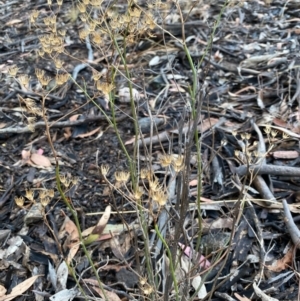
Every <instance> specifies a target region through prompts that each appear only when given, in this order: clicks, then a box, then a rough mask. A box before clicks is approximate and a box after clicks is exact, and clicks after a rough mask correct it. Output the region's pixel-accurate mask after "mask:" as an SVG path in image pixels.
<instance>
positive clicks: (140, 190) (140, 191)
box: [132, 186, 144, 201]
mask: <svg viewBox="0 0 300 301" xmlns="http://www.w3.org/2000/svg"><path fill="white" fill-rule="evenodd" d="M143 194H144V189H143V187H140V186H139V187H137V189H136V190H135V191H134V192H133V194H132V195H133V198H134V199H135V200H136V201H139V200H140V199H141V198H142V196H143Z"/></svg>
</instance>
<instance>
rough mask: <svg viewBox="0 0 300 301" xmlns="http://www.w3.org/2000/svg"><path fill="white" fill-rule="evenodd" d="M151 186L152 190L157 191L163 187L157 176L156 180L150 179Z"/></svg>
mask: <svg viewBox="0 0 300 301" xmlns="http://www.w3.org/2000/svg"><path fill="white" fill-rule="evenodd" d="M149 188H150V190H151V191H152V192H156V191H159V190H161V189H162V188H161V186H160V184H159V182H158V179H157V178H155V179H154V181H152V180H149Z"/></svg>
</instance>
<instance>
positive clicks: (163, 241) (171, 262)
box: [154, 224, 179, 301]
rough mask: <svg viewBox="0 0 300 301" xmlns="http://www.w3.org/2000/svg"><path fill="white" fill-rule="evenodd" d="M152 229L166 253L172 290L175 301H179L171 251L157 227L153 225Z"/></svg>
mask: <svg viewBox="0 0 300 301" xmlns="http://www.w3.org/2000/svg"><path fill="white" fill-rule="evenodd" d="M154 229H155V233H156V234H157V236H158V237H159V239H160V240H161V241H162V243H163V245H164V246H165V248H166V251H167V253H168V256H169V260H170V261H169V264H170V272H171V276H172V279H173V284H174V289H175V292H176V301H179V289H178V283H177V279H176V275H175V268H174V265H173V261H172V253H171V250H170V248H169V246H168V244H167V242H166V241H165V239H164V238H163V236H162V235H161V234H160V232H159V229H158V226H157V225H156V224H155V226H154Z"/></svg>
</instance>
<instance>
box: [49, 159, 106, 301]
mask: <svg viewBox="0 0 300 301" xmlns="http://www.w3.org/2000/svg"><path fill="white" fill-rule="evenodd" d="M55 178H56V185H57V189H58V191H59V194H60V196H61V198H62V200H63V202H64V203H65V205H66V206H67V207H68V209H69V210H70V212H71V214H72V216H73V218H74V221H75V225H76V228H77V230H78V236H79V241H80V243H81V246H82V249H83V252H84V254H85V256H86V257H87V259H88V261H89V264H90V265H91V268H92V270H93V272H94V275H95V277H96V278H97V281H98V284H99V287H100V289H101V290H102V292H103V295H104V298H105V300H106V301H109V299H108V298H107V296H106V293H105V290H104V288H103V285H102V282H101V280H100V277H99V275H98V273H97V270H96V268H95V265H94V263H93V261H92V258H91V256H90V253H89V252H88V251H87V248H86V246H85V244H84V240H83V237H82V232H81V227H80V223H79V220H78V216H77V212H76V210H74V209H73V207H72V205H71V203H70V202H69V201H68V200H67V198H66V196H65V194H64V192H63V190H62V188H61V184H60V177H59V165H58V163H57V164H56V168H55ZM73 274H74V275H75V273H73ZM75 276H76V275H75ZM75 279H76V278H75ZM76 282H77V281H76Z"/></svg>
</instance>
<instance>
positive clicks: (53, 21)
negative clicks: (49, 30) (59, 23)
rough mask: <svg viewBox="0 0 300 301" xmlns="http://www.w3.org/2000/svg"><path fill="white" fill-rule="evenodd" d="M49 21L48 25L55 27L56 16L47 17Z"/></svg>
mask: <svg viewBox="0 0 300 301" xmlns="http://www.w3.org/2000/svg"><path fill="white" fill-rule="evenodd" d="M49 21H50V24H52V25H55V24H56V15H53V16H52V17H49Z"/></svg>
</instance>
